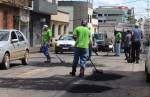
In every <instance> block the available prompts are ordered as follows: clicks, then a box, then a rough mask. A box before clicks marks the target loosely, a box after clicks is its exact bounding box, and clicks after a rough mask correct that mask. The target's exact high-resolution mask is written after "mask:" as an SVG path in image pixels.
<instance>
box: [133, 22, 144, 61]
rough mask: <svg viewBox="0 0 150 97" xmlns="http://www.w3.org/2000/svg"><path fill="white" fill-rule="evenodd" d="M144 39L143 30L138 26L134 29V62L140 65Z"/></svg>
mask: <svg viewBox="0 0 150 97" xmlns="http://www.w3.org/2000/svg"><path fill="white" fill-rule="evenodd" d="M142 38H143V34H142V30H141V29H140V28H139V26H138V25H137V24H136V25H135V27H134V28H133V29H132V62H133V63H134V62H136V63H139V59H140V47H141V39H142Z"/></svg>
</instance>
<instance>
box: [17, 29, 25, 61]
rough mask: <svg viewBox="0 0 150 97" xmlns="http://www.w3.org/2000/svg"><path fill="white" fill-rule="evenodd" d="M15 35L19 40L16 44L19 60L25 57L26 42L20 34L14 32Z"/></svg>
mask: <svg viewBox="0 0 150 97" xmlns="http://www.w3.org/2000/svg"><path fill="white" fill-rule="evenodd" d="M16 34H17V37H18V39H19V42H18V44H19V45H18V46H19V58H22V57H24V55H25V51H26V45H27V42H26V40H25V38H24V36H23V35H22V33H21V32H19V31H16Z"/></svg>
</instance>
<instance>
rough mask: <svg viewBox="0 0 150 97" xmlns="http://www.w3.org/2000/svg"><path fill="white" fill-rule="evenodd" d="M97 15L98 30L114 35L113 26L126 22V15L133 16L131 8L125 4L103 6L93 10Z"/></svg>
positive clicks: (109, 35) (110, 35)
mask: <svg viewBox="0 0 150 97" xmlns="http://www.w3.org/2000/svg"><path fill="white" fill-rule="evenodd" d="M94 11H95V12H96V13H97V15H98V22H99V28H98V29H99V32H104V33H107V35H108V37H112V36H114V31H115V27H116V26H117V25H118V24H119V23H125V24H128V23H129V21H128V17H129V16H133V12H132V9H129V8H128V7H126V6H104V7H99V8H96V9H95V10H94Z"/></svg>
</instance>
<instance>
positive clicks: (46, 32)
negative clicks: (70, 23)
mask: <svg viewBox="0 0 150 97" xmlns="http://www.w3.org/2000/svg"><path fill="white" fill-rule="evenodd" d="M51 38H52V32H51V30H50V28H49V27H48V26H47V25H44V26H43V31H42V52H43V54H44V55H45V56H46V58H47V60H46V61H45V63H51V58H50V55H49V50H48V48H49V46H50V43H51Z"/></svg>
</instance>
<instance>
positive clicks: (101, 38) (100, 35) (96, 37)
mask: <svg viewBox="0 0 150 97" xmlns="http://www.w3.org/2000/svg"><path fill="white" fill-rule="evenodd" d="M94 37H95V39H96V40H103V39H104V35H103V34H94Z"/></svg>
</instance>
